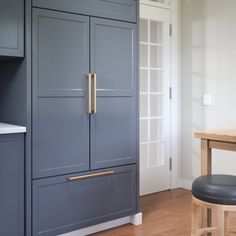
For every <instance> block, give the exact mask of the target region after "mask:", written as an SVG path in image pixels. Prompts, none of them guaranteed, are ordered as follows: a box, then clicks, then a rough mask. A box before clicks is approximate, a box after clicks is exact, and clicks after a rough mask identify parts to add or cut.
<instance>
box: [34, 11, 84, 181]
mask: <svg viewBox="0 0 236 236" xmlns="http://www.w3.org/2000/svg"><path fill="white" fill-rule="evenodd" d="M88 71H89V17H86V16H79V15H73V14H67V13H62V12H53V11H47V10H40V9H34V10H33V109H34V110H33V168H34V172H33V175H34V178H38V177H45V176H54V175H58V174H66V173H73V172H78V171H85V170H88V169H89V116H88V115H87V114H86V108H85V94H84V92H85V90H84V86H85V82H86V81H85V80H86V74H87V73H88Z"/></svg>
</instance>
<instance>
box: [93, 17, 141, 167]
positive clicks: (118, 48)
mask: <svg viewBox="0 0 236 236" xmlns="http://www.w3.org/2000/svg"><path fill="white" fill-rule="evenodd" d="M90 35H91V44H90V45H91V48H90V51H91V57H90V58H91V71H92V72H95V73H96V75H97V91H96V95H97V96H96V97H97V112H96V114H92V115H91V131H90V137H91V150H90V151H91V168H92V169H99V168H105V167H111V166H118V165H125V164H130V163H136V161H137V160H136V158H137V153H136V149H137V144H136V136H137V131H136V126H137V123H136V104H137V103H136V88H137V87H136V61H135V60H136V53H135V52H136V25H135V24H133V23H126V22H119V21H114V20H106V19H100V18H91V29H90Z"/></svg>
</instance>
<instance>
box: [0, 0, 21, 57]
mask: <svg viewBox="0 0 236 236" xmlns="http://www.w3.org/2000/svg"><path fill="white" fill-rule="evenodd" d="M0 57H24V0H1V1H0Z"/></svg>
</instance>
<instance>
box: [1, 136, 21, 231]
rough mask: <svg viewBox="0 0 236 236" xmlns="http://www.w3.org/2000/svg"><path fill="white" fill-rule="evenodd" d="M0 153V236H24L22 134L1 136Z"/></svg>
mask: <svg viewBox="0 0 236 236" xmlns="http://www.w3.org/2000/svg"><path fill="white" fill-rule="evenodd" d="M0 153H1V154H0V189H1V192H0V219H1V220H0V235H2V236H3V235H4V236H24V235H25V234H24V134H1V135H0Z"/></svg>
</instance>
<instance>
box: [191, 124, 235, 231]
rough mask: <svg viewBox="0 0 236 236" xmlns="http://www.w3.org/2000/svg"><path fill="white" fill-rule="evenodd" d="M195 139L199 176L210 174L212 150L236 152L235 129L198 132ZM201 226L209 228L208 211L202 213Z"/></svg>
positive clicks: (209, 213)
mask: <svg viewBox="0 0 236 236" xmlns="http://www.w3.org/2000/svg"><path fill="white" fill-rule="evenodd" d="M195 137H196V138H200V139H201V175H208V174H211V172H212V148H215V149H222V150H228V151H235V152H236V128H235V129H219V130H209V131H198V132H196V133H195ZM202 226H203V227H205V226H208V227H210V226H211V211H210V210H208V211H203V212H202ZM208 235H211V233H209V234H208Z"/></svg>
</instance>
